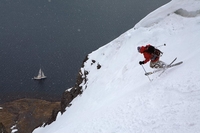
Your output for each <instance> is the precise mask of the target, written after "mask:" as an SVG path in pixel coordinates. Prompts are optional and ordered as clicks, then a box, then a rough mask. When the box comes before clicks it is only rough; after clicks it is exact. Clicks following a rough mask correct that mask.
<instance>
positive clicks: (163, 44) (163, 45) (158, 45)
mask: <svg viewBox="0 0 200 133" xmlns="http://www.w3.org/2000/svg"><path fill="white" fill-rule="evenodd" d="M162 46H166V44H165V43H164V44H162V45H158V46H156V48H159V47H162Z"/></svg>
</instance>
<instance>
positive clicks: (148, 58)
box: [139, 44, 159, 63]
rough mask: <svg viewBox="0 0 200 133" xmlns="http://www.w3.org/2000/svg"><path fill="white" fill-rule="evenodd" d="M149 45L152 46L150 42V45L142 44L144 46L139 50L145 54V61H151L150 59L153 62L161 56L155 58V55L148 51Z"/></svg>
mask: <svg viewBox="0 0 200 133" xmlns="http://www.w3.org/2000/svg"><path fill="white" fill-rule="evenodd" d="M149 46H150V44H148V45H146V46H142V47H141V48H140V51H139V52H140V53H141V54H143V55H144V58H145V60H144V63H147V62H148V61H150V60H151V61H152V62H156V61H158V60H159V57H156V58H155V59H154V55H153V54H150V53H148V52H147V48H148V47H149Z"/></svg>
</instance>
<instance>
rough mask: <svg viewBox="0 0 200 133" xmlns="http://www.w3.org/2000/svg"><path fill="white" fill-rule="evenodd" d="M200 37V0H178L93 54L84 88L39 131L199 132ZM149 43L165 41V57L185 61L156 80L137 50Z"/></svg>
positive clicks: (38, 131)
mask: <svg viewBox="0 0 200 133" xmlns="http://www.w3.org/2000/svg"><path fill="white" fill-rule="evenodd" d="M199 42H200V0H172V1H171V2H169V3H168V4H166V5H164V6H162V7H160V8H158V9H157V10H155V11H153V12H152V13H150V14H149V15H147V16H146V17H145V18H144V19H142V20H141V21H140V22H139V23H138V24H136V25H135V27H133V28H132V29H130V30H129V31H127V32H126V33H124V34H122V35H121V36H120V37H118V38H117V39H115V40H113V41H112V42H110V43H108V44H107V45H105V46H103V47H101V48H99V49H97V50H96V51H94V52H92V53H91V54H89V56H88V58H89V59H88V60H87V61H86V63H85V64H84V68H82V70H84V71H88V72H89V74H88V75H87V79H88V80H87V82H86V83H83V84H81V86H82V87H83V94H82V95H80V96H78V97H77V98H75V99H74V100H73V101H72V102H71V104H72V106H70V107H67V108H66V112H65V113H64V114H62V115H61V114H60V113H59V115H58V117H57V120H56V121H55V122H53V123H52V124H50V125H48V126H46V127H39V128H37V129H35V130H34V132H33V133H199V132H200V69H199V66H200V60H199V53H200V47H199ZM164 43H165V44H166V46H161V45H163V44H164ZM147 44H152V45H154V46H159V47H158V48H159V49H160V50H161V51H162V52H163V53H164V54H163V56H162V57H161V60H162V61H164V62H165V63H170V62H171V61H172V60H173V59H174V58H175V57H177V60H176V62H179V61H183V64H181V65H179V66H176V67H173V68H170V69H167V70H166V71H165V72H164V73H163V74H162V75H161V76H158V75H159V72H158V73H155V74H152V75H150V76H149V78H150V79H152V80H153V81H152V82H150V81H149V79H148V77H147V76H145V75H144V70H143V68H142V66H140V65H139V63H138V62H139V61H142V60H143V59H144V57H143V55H142V54H140V53H138V52H137V46H142V45H147ZM93 60H95V61H96V62H93ZM98 64H99V65H101V68H100V69H97V65H98ZM144 67H145V70H146V71H153V69H152V68H150V67H149V63H147V64H145V65H144Z"/></svg>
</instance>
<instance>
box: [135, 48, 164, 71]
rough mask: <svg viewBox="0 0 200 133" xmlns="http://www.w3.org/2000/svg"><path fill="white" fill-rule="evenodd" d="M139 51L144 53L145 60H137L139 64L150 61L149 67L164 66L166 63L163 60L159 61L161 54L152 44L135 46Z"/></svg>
mask: <svg viewBox="0 0 200 133" xmlns="http://www.w3.org/2000/svg"><path fill="white" fill-rule="evenodd" d="M137 50H138V52H139V53H141V54H143V55H144V58H145V60H144V61H139V64H140V65H142V64H145V63H147V62H148V61H150V60H151V61H150V67H151V68H165V67H166V64H165V63H164V62H163V61H160V60H159V58H160V56H161V55H162V54H163V53H162V52H161V51H160V50H159V49H156V48H155V47H154V46H152V45H150V44H148V45H146V46H141V47H137Z"/></svg>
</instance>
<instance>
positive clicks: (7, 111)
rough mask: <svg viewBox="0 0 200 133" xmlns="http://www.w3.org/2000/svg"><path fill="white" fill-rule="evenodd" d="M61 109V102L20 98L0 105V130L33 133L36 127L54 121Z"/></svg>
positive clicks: (5, 132) (4, 132)
mask: <svg viewBox="0 0 200 133" xmlns="http://www.w3.org/2000/svg"><path fill="white" fill-rule="evenodd" d="M59 111H60V102H49V101H46V100H39V99H27V98H25V99H19V100H15V101H12V102H8V103H4V104H1V105H0V131H2V132H3V133H8V132H11V131H16V132H20V133H31V132H32V131H33V130H34V129H35V128H36V127H38V126H41V125H42V124H44V123H46V122H48V121H52V120H50V119H51V118H52V115H53V114H54V115H55V114H57V112H59Z"/></svg>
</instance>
